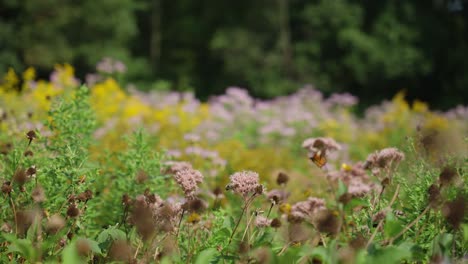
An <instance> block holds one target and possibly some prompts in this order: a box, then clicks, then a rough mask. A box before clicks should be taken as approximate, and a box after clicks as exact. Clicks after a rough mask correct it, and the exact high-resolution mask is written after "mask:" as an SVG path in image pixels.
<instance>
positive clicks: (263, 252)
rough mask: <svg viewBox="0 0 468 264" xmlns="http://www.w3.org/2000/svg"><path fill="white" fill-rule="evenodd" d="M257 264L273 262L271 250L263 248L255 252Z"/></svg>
mask: <svg viewBox="0 0 468 264" xmlns="http://www.w3.org/2000/svg"><path fill="white" fill-rule="evenodd" d="M254 259H255V263H258V264H267V263H271V262H272V256H271V252H270V250H268V248H266V247H261V248H259V249H256V250H255V251H254Z"/></svg>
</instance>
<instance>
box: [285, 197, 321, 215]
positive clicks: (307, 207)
mask: <svg viewBox="0 0 468 264" xmlns="http://www.w3.org/2000/svg"><path fill="white" fill-rule="evenodd" d="M323 209H326V207H325V200H323V199H320V198H316V197H309V198H308V199H307V200H306V201H301V202H297V203H295V204H294V205H293V206H292V207H291V216H293V217H294V218H295V219H298V220H306V219H310V218H311V217H312V216H313V215H315V214H316V213H318V212H319V211H320V210H323Z"/></svg>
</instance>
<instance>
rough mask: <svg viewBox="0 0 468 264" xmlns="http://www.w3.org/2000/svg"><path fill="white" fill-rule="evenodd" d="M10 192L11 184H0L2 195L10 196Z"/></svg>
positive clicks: (7, 182)
mask: <svg viewBox="0 0 468 264" xmlns="http://www.w3.org/2000/svg"><path fill="white" fill-rule="evenodd" d="M11 190H12V186H11V182H9V181H6V182H4V183H3V184H2V193H4V194H10V193H11Z"/></svg>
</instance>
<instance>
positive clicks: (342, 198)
mask: <svg viewBox="0 0 468 264" xmlns="http://www.w3.org/2000/svg"><path fill="white" fill-rule="evenodd" d="M351 199H353V195H352V194H350V193H349V192H347V193H344V194H342V195H341V196H340V197H339V198H338V201H339V202H340V203H342V204H344V205H346V204H348V203H349V202H350V201H351Z"/></svg>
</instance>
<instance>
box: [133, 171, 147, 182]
mask: <svg viewBox="0 0 468 264" xmlns="http://www.w3.org/2000/svg"><path fill="white" fill-rule="evenodd" d="M135 180H136V182H137V183H138V184H140V183H144V182H145V181H147V180H148V174H147V173H146V172H145V171H144V170H141V169H140V170H139V171H138V172H137V174H136V176H135Z"/></svg>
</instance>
